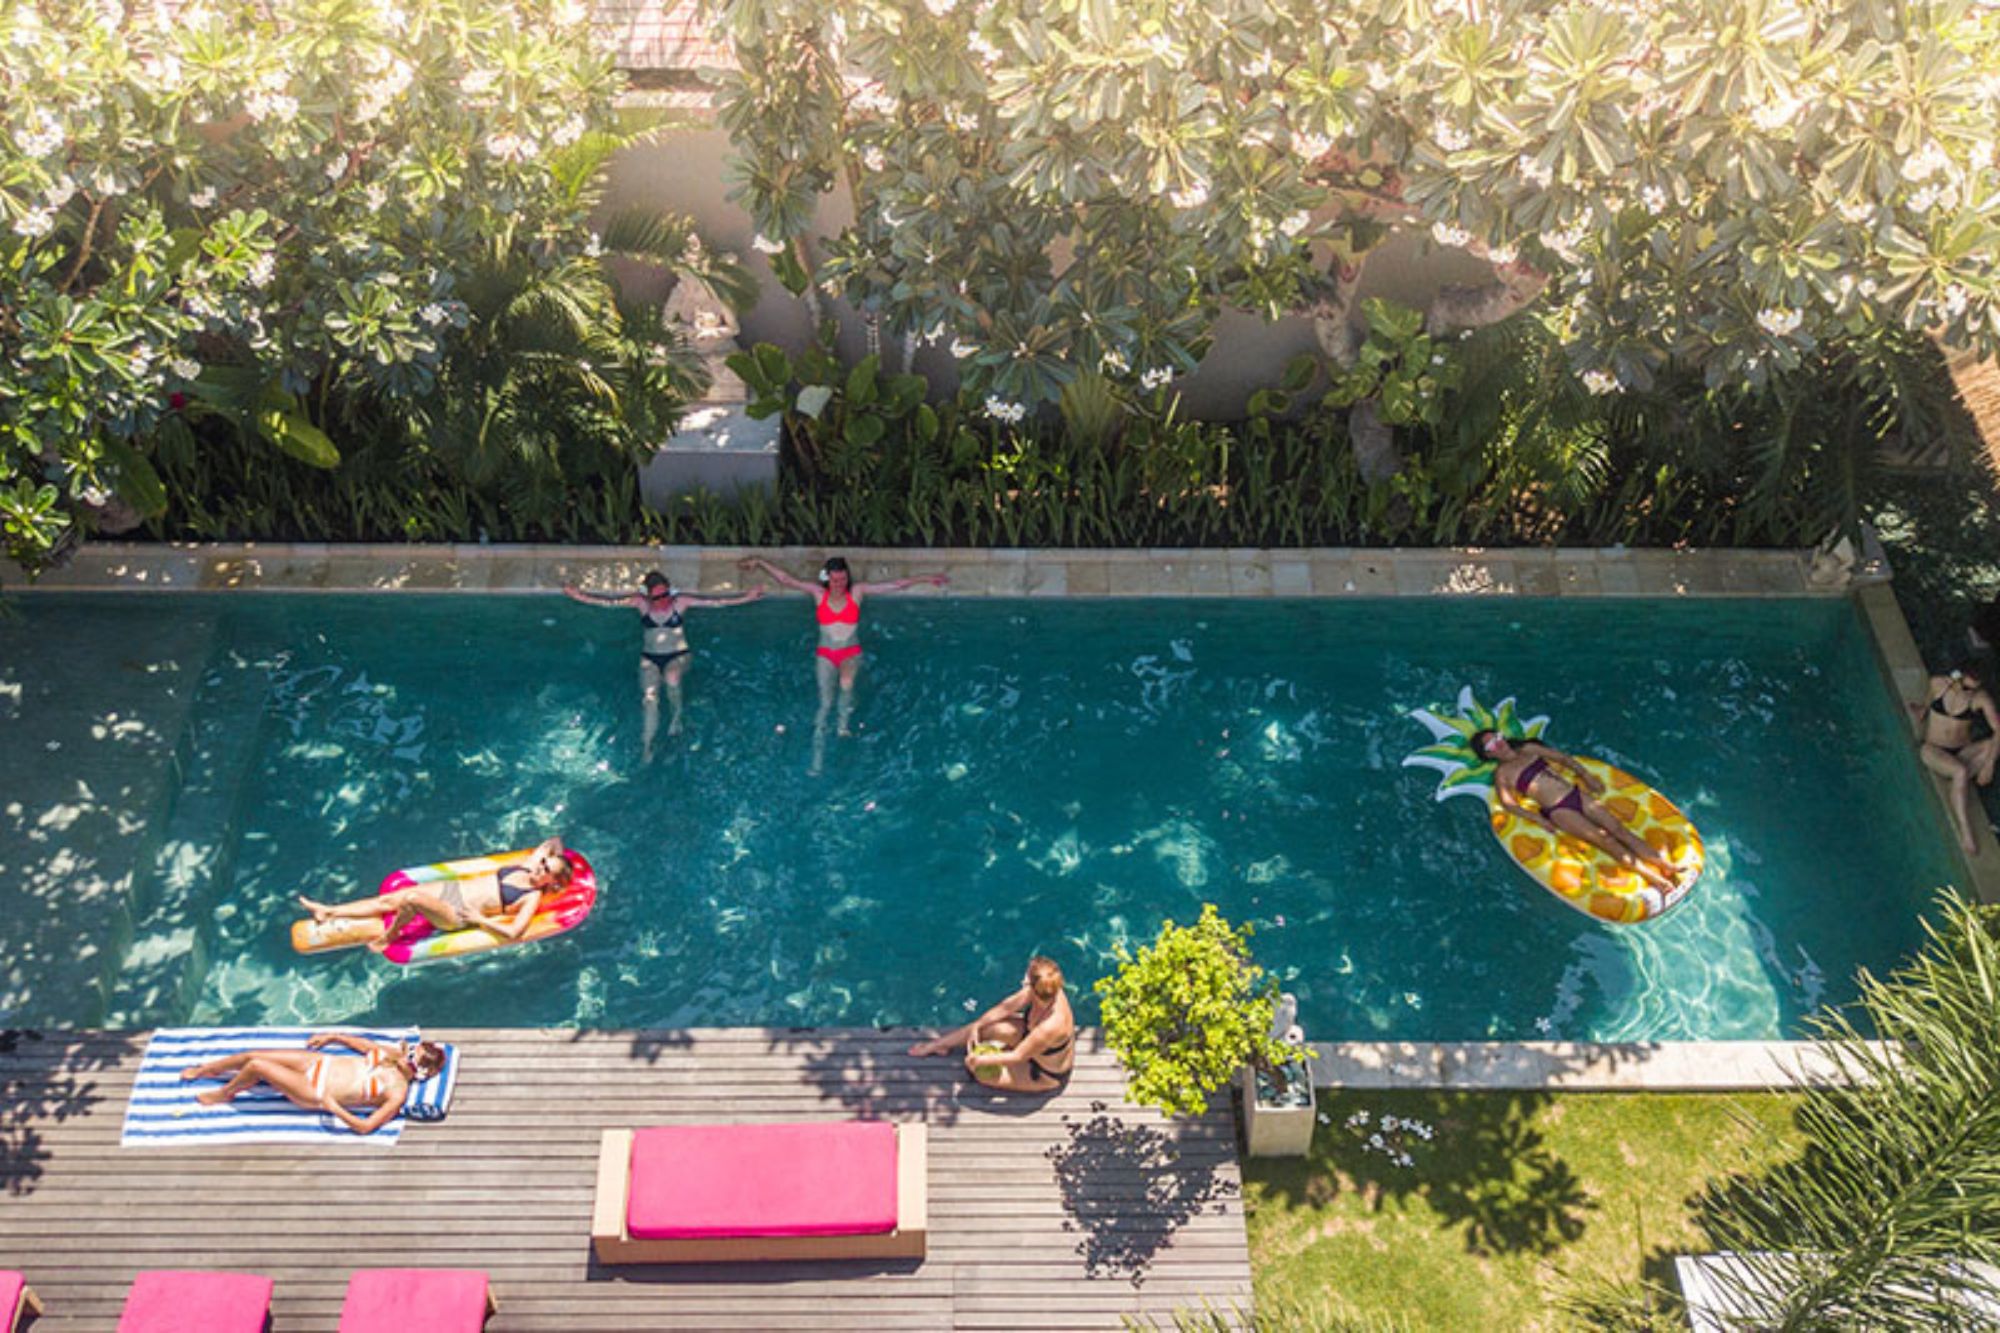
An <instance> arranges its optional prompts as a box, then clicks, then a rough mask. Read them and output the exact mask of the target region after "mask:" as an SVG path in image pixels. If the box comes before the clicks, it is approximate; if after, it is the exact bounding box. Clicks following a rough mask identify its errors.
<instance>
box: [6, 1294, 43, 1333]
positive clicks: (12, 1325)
mask: <svg viewBox="0 0 2000 1333" xmlns="http://www.w3.org/2000/svg"><path fill="white" fill-rule="evenodd" d="M41 1313H42V1300H41V1297H39V1296H37V1295H35V1289H34V1288H33V1287H31V1286H29V1285H28V1284H27V1283H25V1282H23V1283H22V1284H21V1299H19V1300H17V1301H15V1302H14V1308H13V1309H12V1310H10V1311H8V1312H7V1328H6V1333H14V1330H15V1329H16V1328H18V1327H19V1326H20V1323H21V1316H22V1315H24V1314H31V1315H34V1316H35V1317H36V1318H40V1317H41Z"/></svg>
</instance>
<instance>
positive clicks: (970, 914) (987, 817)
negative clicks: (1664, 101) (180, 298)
mask: <svg viewBox="0 0 2000 1333" xmlns="http://www.w3.org/2000/svg"><path fill="white" fill-rule="evenodd" d="M16 606H17V609H18V614H17V615H15V616H13V617H10V618H7V619H5V620H0V719H4V721H5V725H4V726H0V772H5V773H7V774H8V775H9V777H8V779H7V782H6V786H7V791H6V792H5V794H4V795H0V912H4V913H5V919H7V920H8V921H10V922H12V923H14V924H13V926H12V927H10V929H9V931H8V932H7V934H8V949H7V951H6V958H5V962H4V975H0V983H4V987H5V993H4V997H0V1003H4V1005H5V1014H4V1017H5V1020H6V1021H7V1022H8V1023H10V1024H23V1023H30V1024H63V1023H74V1024H94V1023H117V1024H132V1025H139V1024H153V1023H163V1022H179V1021H192V1022H232V1023H234V1022H266V1021H268V1022H287V1023H289V1022H324V1021H333V1020H367V1021H382V1022H387V1021H404V1020H412V1019H415V1020H422V1021H426V1022H434V1023H459V1024H494V1025H542V1024H550V1025H571V1024H580V1025H588V1026H620V1027H624V1026H681V1025H735V1024H755V1025H789V1024H801V1025H804V1024H843V1025H852V1024H868V1023H909V1022H925V1021H934V1020H939V1019H944V1018H949V1017H952V1016H954V1015H956V1014H958V1013H960V1012H962V1011H963V1010H964V1009H966V1008H968V1007H970V1006H971V1005H972V1004H973V1003H974V1002H975V1000H976V1001H977V1002H978V1003H981V1004H983V1003H986V1002H988V1001H990V1000H991V999H993V998H994V997H996V996H997V995H998V994H1000V993H1003V992H1004V991H1005V990H1006V989H1008V988H1009V987H1011V986H1012V984H1014V982H1015V981H1016V979H1017V978H1018V977H1019V976H1020V968H1021V966H1022V963H1023V961H1024V960H1025V959H1026V957H1027V956H1028V955H1029V954H1030V953H1032V952H1035V951H1043V952H1048V953H1051V954H1053V955H1054V956H1056V957H1057V958H1058V959H1059V960H1061V961H1062V962H1063V963H1064V965H1065V967H1066V968H1067V969H1068V971H1069V972H1070V974H1071V977H1072V980H1073V982H1081V983H1083V984H1082V985H1081V986H1079V987H1078V988H1077V989H1078V991H1079V992H1081V993H1080V994H1079V999H1080V1001H1082V1003H1081V1004H1080V1006H1079V1008H1080V1010H1081V1012H1082V1016H1083V1017H1084V1018H1085V1019H1086V1021H1091V1020H1094V1018H1095V1006H1094V1004H1091V1003H1090V1002H1089V1001H1088V982H1089V981H1090V980H1091V979H1093V978H1095V977H1097V976H1100V975H1102V974H1103V973H1104V972H1105V971H1107V970H1108V968H1109V958H1110V955H1111V951H1112V949H1113V946H1114V945H1115V944H1116V943H1117V942H1118V941H1121V940H1143V939H1146V938H1149V937H1150V936H1151V934H1152V933H1153V932H1154V931H1155V930H1156V929H1157V928H1158V926H1159V923H1160V921H1161V920H1162V919H1163V918H1165V917H1172V918H1175V919H1177V920H1189V919H1192V918H1193V916H1194V915H1195V914H1196V913H1197V912H1198V911H1199V910H1200V904H1201V903H1202V902H1203V901H1214V902H1216V903H1217V904H1219V905H1220V907H1221V908H1222V910H1223V912H1224V913H1225V914H1226V915H1227V916H1229V917H1231V918H1232V919H1235V920H1239V921H1248V922H1251V923H1253V924H1254V925H1255V927H1256V929H1257V935H1256V939H1255V947H1256V950H1257V953H1258V956H1259V958H1260V960H1261V961H1263V962H1264V963H1266V964H1267V965H1268V966H1269V967H1271V968H1272V969H1273V970H1274V971H1275V972H1277V973H1278V974H1279V975H1280V976H1281V977H1282V978H1283V979H1284V982H1285V984H1286V986H1287V987H1288V988H1290V989H1292V990H1294V991H1296V992H1297V994H1298V995H1299V997H1300V1000H1301V1007H1302V1011H1303V1017H1304V1019H1305V1022H1306V1024H1307V1026H1308V1028H1309V1029H1310V1030H1311V1031H1312V1033H1313V1034H1314V1035H1316V1036H1319V1037H1322V1038H1328V1039H1355V1040H1361V1039H1412V1040H1417V1039H1440V1040H1455V1039H1479V1038H1514V1039H1532V1038H1538V1037H1553V1038H1565V1039H1578V1040H1586V1039H1588V1040H1627V1039H1676V1038H1743V1039H1748V1038H1772V1037H1779V1036H1785V1035H1791V1034H1793V1033H1794V1032H1795V1031H1796V1029H1797V1023H1798V1020H1799V1018H1800V1017H1801V1016H1802V1015H1804V1014H1806V1013H1808V1012H1810V1011H1811V1010H1813V1009H1814V1008H1816V1007H1817V1006H1820V1005H1823V1004H1829V1003H1838V1002H1841V1001H1844V1000H1846V999H1849V998H1851V996H1852V995H1853V993H1854V992H1853V982H1852V978H1853V973H1854V970H1855V969H1856V967H1858V966H1862V965H1867V966H1872V967H1876V968H1881V967H1884V966H1887V965H1889V964H1890V963H1892V962H1893V961H1894V960H1895V959H1896V958H1897V957H1898V956H1899V955H1900V954H1901V953H1903V952H1904V951H1905V950H1906V949H1907V948H1908V947H1909V946H1910V945H1912V944H1913V943H1914V942H1915V940H1916V938H1917V934H1918V917H1919V913H1920V911H1921V909H1922V907H1923V904H1924V903H1925V901H1926V900H1927V898H1928V895H1929V893H1930V891H1931V890H1932V889H1933V888H1935V887H1936V886H1939V885H1941V884H1944V883H1946V882H1948V881H1950V880H1951V879H1952V878H1953V877H1954V862H1953V861H1952V859H1951V853H1950V850H1949V847H1948V845H1947V843H1946V841H1945V839H1946V833H1945V830H1944V827H1943V823H1942V817H1941V814H1940V813H1939V812H1938V811H1937V810H1936V808H1935V806H1934V803H1933V802H1932V801H1931V800H1930V798H1929V796H1928V794H1927V793H1926V792H1925V791H1924V790H1923V789H1922V787H1921V785H1920V783H1919V781H1918V776H1917V774H1918V770H1917V766H1916V763H1915V759H1914V756H1913V755H1912V754H1911V752H1910V748H1909V746H1908V744H1907V741H1906V739H1905V736H1904V733H1903V731H1902V729H1901V726H1900V722H1899V719H1898V718H1897V717H1896V716H1895V706H1894V704H1893V703H1892V701H1891V700H1890V698H1889V696H1888V694H1887V692H1886V691H1885V690H1884V688H1883V686H1882V683H1881V679H1880V674H1879V672H1878V671H1877V669H1876V667H1875V665H1874V662H1873V659H1872V656H1871V652H1872V650H1871V648H1870V645H1869V643H1868V640H1867V637H1866V632H1865V630H1864V628H1863V627H1862V625H1861V623H1860V621H1859V618H1858V616H1857V615H1856V613H1855V611H1854V609H1853V608H1852V607H1851V605H1850V604H1848V603H1847V602H1844V601H1826V600H1805V599H1800V600H1758V601H1692V600H1673V601H1627V600H1613V599H1587V600H1523V599H1382V600H1373V599H1337V600H1314V601H1282V600H1280V601H1270V600H1265V601H1256V602H1250V601H1240V602H1230V601H1199V602H1190V601H1163V600H1106V601H1081V600H1079V601H1061V600H1056V601H1043V600H1036V601H1033V602H1029V601H1008V600H970V599H968V600H949V599H947V600H918V599H904V600H896V599H883V600H880V601H877V602H875V603H873V604H872V605H871V607H870V609H869V623H868V626H867V634H866V641H867V643H868V645H869V657H868V659H867V666H866V668H865V670H864V673H863V678H862V686H861V689H862V695H861V702H860V706H859V709H858V711H857V717H856V721H857V724H858V728H859V731H858V734H857V735H856V736H855V737H853V738H851V739H849V740H844V741H843V740H834V741H830V742H829V743H828V746H827V751H826V754H825V762H824V769H823V771H822V772H820V773H818V774H815V773H813V772H812V771H811V766H812V736H811V732H812V727H811V717H812V710H813V705H814V699H813V683H812V673H811V667H810V657H809V654H810V644H811V641H812V634H811V628H812V627H811V619H812V618H811V615H810V613H809V612H808V610H807V609H806V607H805V605H804V603H803V602H801V601H798V600H795V599H794V600H774V601H772V602H767V603H765V604H762V605H758V606H753V607H747V608H742V609H731V610H726V611H713V612H704V613H701V614H699V615H696V616H694V617H693V618H692V619H691V622H690V630H691V634H692V637H693V639H694V642H695V646H696V648H697V650H698V654H699V655H698V657H697V659H696V663H695V666H694V669H693V670H692V671H691V673H690V675H689V679H688V704H687V732H686V734H685V736H683V737H681V738H679V739H678V740H676V741H667V740H666V738H665V737H662V744H661V747H660V750H661V752H660V754H659V755H658V756H657V757H656V758H655V761H654V762H653V763H652V764H651V765H650V766H643V765H641V763H640V761H639V741H638V733H639V709H638V702H637V698H636V687H635V682H634V675H635V670H634V662H635V657H636V651H637V641H638V632H637V626H636V625H635V624H634V623H632V622H633V620H634V617H632V616H631V615H630V614H629V613H620V612H614V611H604V610H593V609H589V608H584V607H578V606H574V605H572V604H570V603H568V602H566V601H563V600H562V599H560V598H559V597H555V596H548V597H473V596H440V597H431V596H424V595H414V594H411V595H398V596H394V597H365V596H352V597H350V596H334V595H258V596H241V595H238V596H228V595H200V594H178V595H163V596H144V595H122V594H121V595H112V596H104V595H98V596H91V595H69V594H37V595H33V596H28V597H24V598H20V599H16ZM1461 685H1470V686H1471V687H1472V688H1473V690H1474V691H1475V693H1476V694H1477V695H1478V696H1479V697H1480V698H1481V699H1482V700H1485V701H1487V702H1489V703H1491V702H1494V701H1497V700H1498V699H1499V698H1501V697H1505V696H1508V695H1512V696H1515V697H1517V698H1518V699H1519V701H1520V704H1521V706H1522V708H1523V709H1524V710H1526V711H1527V712H1529V713H1546V714H1548V715H1549V716H1550V718H1551V719H1552V720H1551V724H1550V729H1549V737H1550V739H1551V740H1553V741H1554V742H1555V743H1556V744H1558V745H1561V746H1563V747H1565V748H1568V749H1572V750H1576V751H1579V752H1588V753H1596V754H1600V755H1603V756H1605V757H1606V758H1609V759H1611V760H1613V761H1614V762H1617V763H1620V764H1622V765H1624V766H1626V767H1629V768H1631V769H1632V770H1633V771H1635V772H1637V773H1639V774H1640V775H1641V776H1644V777H1646V778H1648V779H1649V780H1651V781H1653V782H1654V783H1655V784H1656V785H1657V786H1658V787H1660V788H1661V789H1662V790H1663V791H1665V792H1666V793H1667V794H1668V795H1670V796H1672V797H1673V798H1674V799H1676V800H1677V801H1678V802H1679V803H1680V804H1681V805H1682V806H1683V807H1684V808H1685V809H1686V810H1687V811H1688V813H1689V814H1690V815H1691V816H1692V817H1693V818H1694V819H1695V821H1696V822H1697V824H1698V825H1699V826H1700V828H1701V829H1702V831H1703V833H1704V835H1705V837H1706V839H1707V841H1708V846H1709V857H1710V861H1709V866H1710V868H1709V871H1708V874H1707V877H1706V878H1705V879H1704V880H1703V882H1702V883H1701V884H1700V885H1699V886H1698V887H1697V888H1696V890H1695V891H1694V893H1693V894H1692V895H1691V897H1690V899H1689V901H1688V902H1687V903H1686V904H1685V905H1683V906H1682V907H1680V908H1679V909H1677V910H1676V911H1675V912H1674V913H1672V914H1671V915H1670V916H1668V917H1667V918H1666V919H1665V920H1663V921H1660V922H1657V923H1652V924H1649V925H1643V926H1637V927H1629V928H1623V929H1614V928H1608V927H1605V926H1602V925H1600V924H1598V923H1596V922H1594V921H1592V920H1590V919H1588V918H1586V917H1584V916H1582V915H1581V914H1580V913H1577V912H1575V911H1572V910H1571V909H1569V908H1568V907H1565V906H1564V905H1562V904H1561V903H1559V902H1557V901H1556V900H1555V899H1554V898H1553V897H1551V896H1550V895H1549V894H1548V893H1546V892H1545V891H1544V890H1542V889H1540V888H1538V887H1536V886H1535V885H1534V884H1533V883H1531V882H1530V881H1529V880H1528V879H1527V878H1526V877H1525V876H1524V875H1522V874H1521V873H1520V872H1519V871H1518V870H1516V869H1515V868H1514V867H1513V866H1512V865H1511V864H1510V863H1509V862H1508V861H1507V860H1506V858H1505V856H1504V855H1503V854H1502V852H1501V850H1500V848H1499V847H1498V846H1497V844H1495V842H1494V841H1493V839H1492V837H1491V836H1490V835H1489V834H1488V833H1487V832H1486V830H1485V828H1484V827H1483V823H1482V816H1481V813H1480V811H1479V810H1478V809H1477V808H1476V807H1475V806H1474V805H1473V804H1472V803H1471V802H1469V801H1449V802H1444V803H1441V804H1440V803H1437V802H1435V801H1434V800H1433V799H1432V791H1433V789H1434V787H1435V785H1436V775H1435V774H1433V773H1429V772H1426V771H1424V770H1419V769H1405V768H1403V767H1401V766H1400V764H1401V760H1402V758H1403V757H1404V756H1405V755H1406V754H1408V753H1409V752H1410V751H1411V750H1413V749H1415V748H1416V747H1417V746H1419V745H1420V744H1422V743H1424V741H1425V740H1426V739H1427V737H1426V733H1425V732H1424V730H1423V728H1422V727H1420V726H1418V725H1416V724H1414V723H1412V722H1411V721H1409V720H1408V719H1407V717H1406V716H1405V713H1406V711H1407V710H1408V709H1410V708H1412V707H1416V706H1420V705H1430V704H1438V703H1448V702H1450V701H1451V700H1452V699H1453V698H1455V696H1456V695H1457V692H1458V690H1459V687H1460V686H1461ZM550 829H559V830H561V831H562V832H563V833H564V834H566V835H567V836H568V838H569V839H570V841H571V842H572V843H573V844H574V845H575V846H577V847H579V848H581V849H582V850H584V851H586V852H587V853H588V854H589V855H590V856H591V858H592V859H593V860H594V861H595V862H596V864H597V867H598V870H599V874H600V876H601V879H602V882H603V883H604V884H605V886H606V887H605V891H604V895H603V897H602V899H601V901H600V904H599V906H598V909H597V911H596V913H595V915H594V916H593V917H592V918H591V919H590V920H589V921H588V922H587V923H586V924H585V925H584V926H583V927H582V928H581V929H579V930H577V931H575V932H574V933H572V934H570V935H567V936H564V937H562V938H560V939H557V940H553V941H548V942H545V943H541V944H536V945H533V946H529V947H526V948H523V949H519V950H514V951H501V952H499V953H496V954H490V955H486V956H484V957H482V958H479V959H476V960H472V961H467V962H463V963H447V964H439V965H434V966H431V967H427V968H416V969H407V970H405V969H396V968H391V967H388V966H385V965H382V964H380V963H378V962H376V961H375V960H374V959H372V958H370V957H368V956H366V955H364V954H361V953H358V952H355V953H347V954H339V955H331V956H327V955H322V956H317V957H299V956H297V955H294V954H293V953H292V952H291V950H290V948H289V946H288V944H287V940H286V927H287V925H288V923H289V922H290V921H291V920H292V918H293V917H294V916H295V915H296V913H295V910H294V908H293V906H292V898H293V895H295V894H297V893H299V892H301V891H305V892H309V893H313V894H314V895H315V896H322V897H331V896H349V895H355V894H361V893H372V892H373V890H374V886H375V883H376V882H377V880H379V879H380V877H381V876H382V875H383V874H384V873H385V872H387V871H388V870H391V869H394V868H396V867H398V866H402V865H406V864H411V863H416V862H422V861H429V860H434V859H438V858H442V857H446V856H453V855H463V854H470V853H474V852H479V851H485V850H491V849H496V848H499V847H504V846H521V845H526V844H527V843H530V842H532V841H534V840H535V839H536V838H537V837H539V836H540V835H541V834H542V833H543V831H544V830H550Z"/></svg>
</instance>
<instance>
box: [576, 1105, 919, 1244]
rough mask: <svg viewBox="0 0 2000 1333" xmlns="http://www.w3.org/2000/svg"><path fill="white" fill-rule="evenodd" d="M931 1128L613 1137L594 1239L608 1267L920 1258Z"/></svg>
mask: <svg viewBox="0 0 2000 1333" xmlns="http://www.w3.org/2000/svg"><path fill="white" fill-rule="evenodd" d="M925 1149H926V1139H925V1130H924V1126H922V1125H892V1124H889V1123H888V1122H886V1121H879V1120H868V1121H837V1122H830V1123H829V1122H819V1123H812V1124H775V1125H673V1126H667V1127H662V1128H654V1129H639V1130H631V1129H612V1130H606V1131H605V1133H604V1138H603V1143H602V1146H601V1147H600V1149H599V1152H598V1159H597V1197H596V1206H595V1207H594V1208H593V1210H592V1213H591V1224H590V1239H591V1244H592V1246H593V1247H594V1248H595V1250H596V1252H597V1257H598V1259H599V1261H600V1262H603V1263H607V1264H682V1263H735V1262H747V1261H759V1260H780V1259H890V1258H920V1257H922V1255H923V1253H924V1244H925V1233H926V1230H927V1222H926V1217H925V1214H926V1207H927V1205H926V1195H927V1191H928V1183H927V1171H928V1168H927V1165H926V1151H925Z"/></svg>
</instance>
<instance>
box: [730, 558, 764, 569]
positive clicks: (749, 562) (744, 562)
mask: <svg viewBox="0 0 2000 1333" xmlns="http://www.w3.org/2000/svg"><path fill="white" fill-rule="evenodd" d="M763 563H764V562H763V561H761V560H759V559H758V558H757V557H756V556H754V555H746V556H744V557H743V558H742V559H741V560H738V561H737V562H736V567H737V568H738V569H755V568H757V566H759V565H761V564H763Z"/></svg>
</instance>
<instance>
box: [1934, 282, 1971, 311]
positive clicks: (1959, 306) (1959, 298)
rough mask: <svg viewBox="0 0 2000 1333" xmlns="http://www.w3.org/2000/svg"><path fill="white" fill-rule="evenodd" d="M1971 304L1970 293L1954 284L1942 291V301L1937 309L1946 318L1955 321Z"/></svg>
mask: <svg viewBox="0 0 2000 1333" xmlns="http://www.w3.org/2000/svg"><path fill="white" fill-rule="evenodd" d="M1971 303H1972V293H1971V292H1968V291H1967V290H1965V288H1963V287H1961V286H1959V285H1958V284H1957V283H1955V282H1954V283H1953V284H1952V285H1951V286H1949V287H1947V288H1945V289H1944V300H1943V301H1941V302H1940V303H1939V307H1940V308H1941V309H1942V310H1943V311H1944V313H1945V314H1946V316H1948V317H1949V318H1952V319H1956V318H1958V317H1959V316H1960V315H1962V314H1964V313H1965V308H1966V307H1967V306H1968V305H1970V304H1971Z"/></svg>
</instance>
